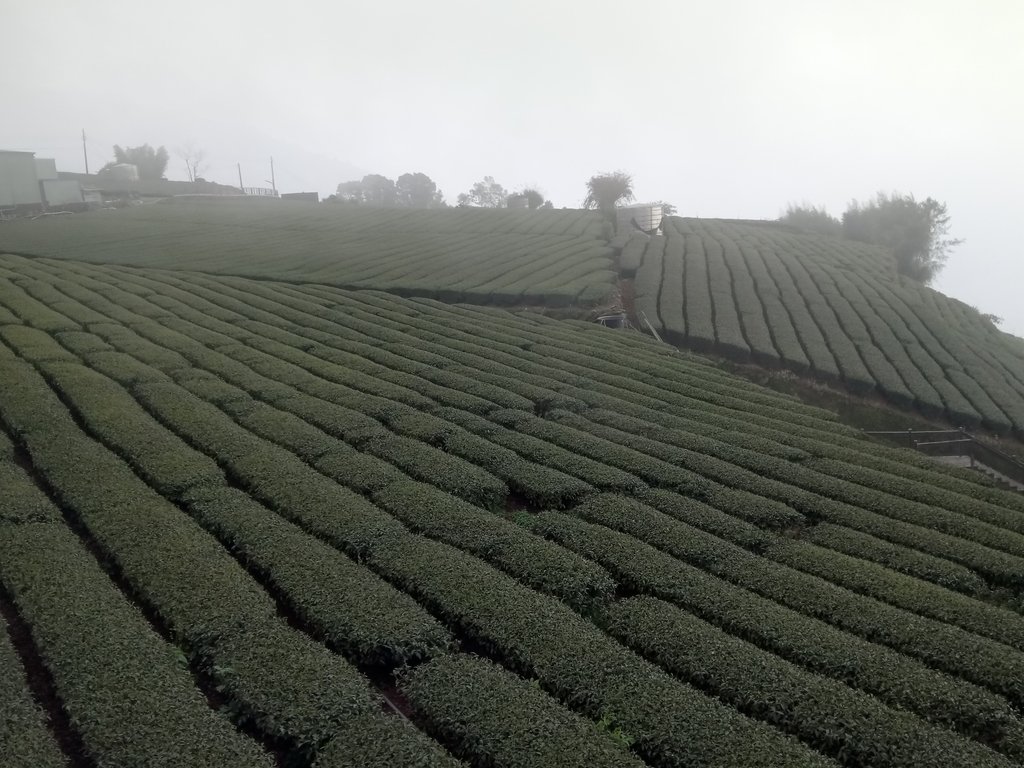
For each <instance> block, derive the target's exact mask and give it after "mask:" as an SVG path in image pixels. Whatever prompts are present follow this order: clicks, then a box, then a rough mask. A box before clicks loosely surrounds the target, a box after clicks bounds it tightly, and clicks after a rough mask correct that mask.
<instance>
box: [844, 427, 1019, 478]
mask: <svg viewBox="0 0 1024 768" xmlns="http://www.w3.org/2000/svg"><path fill="white" fill-rule="evenodd" d="M864 434H866V435H874V436H877V437H883V438H886V439H889V440H892V441H893V442H897V443H899V444H901V445H905V446H906V447H908V448H913V449H915V450H917V451H920V452H921V453H926V454H928V455H929V456H963V457H966V458H968V459H970V461H971V466H974V464H975V462H977V463H978V464H983V465H984V466H986V467H989V468H990V469H993V470H995V471H996V472H998V473H999V474H1001V475H1005V476H1006V477H1008V478H1009V479H1011V480H1013V481H1015V482H1017V483H1021V484H1024V463H1021V462H1020V461H1019V460H1018V459H1016V458H1014V457H1013V456H1010V455H1009V454H1008V453H1004V452H1003V451H1000V450H999V449H997V448H993V447H992V446H990V445H987V444H985V443H983V442H981V441H980V440H978V439H977V438H976V437H974V435H972V434H970V433H969V432H967V430H965V429H963V428H962V427H961V428H960V429H904V430H881V431H869V430H864ZM921 438H925V439H921Z"/></svg>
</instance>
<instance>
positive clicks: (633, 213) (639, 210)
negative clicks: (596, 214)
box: [615, 203, 662, 235]
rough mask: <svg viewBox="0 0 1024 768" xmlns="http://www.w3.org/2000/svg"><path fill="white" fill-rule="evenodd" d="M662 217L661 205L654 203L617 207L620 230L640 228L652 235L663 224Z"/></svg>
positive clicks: (616, 213)
mask: <svg viewBox="0 0 1024 768" xmlns="http://www.w3.org/2000/svg"><path fill="white" fill-rule="evenodd" d="M661 218H662V212H661V205H657V204H653V203H643V204H641V205H625V206H622V207H621V208H616V209H615V225H616V230H617V231H618V232H627V233H628V232H635V231H637V230H639V231H641V232H646V233H647V234H648V235H650V234H653V233H654V232H656V231H657V230H658V227H660V226H661Z"/></svg>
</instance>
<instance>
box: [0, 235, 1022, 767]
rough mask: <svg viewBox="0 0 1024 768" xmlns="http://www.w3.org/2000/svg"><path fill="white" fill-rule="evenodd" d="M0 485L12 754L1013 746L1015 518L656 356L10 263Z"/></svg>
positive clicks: (461, 324) (49, 762)
mask: <svg viewBox="0 0 1024 768" xmlns="http://www.w3.org/2000/svg"><path fill="white" fill-rule="evenodd" d="M99 256H100V255H99V254H98V252H97V253H94V254H92V256H91V258H99ZM641 266H642V265H641ZM0 486H2V488H3V491H4V492H3V493H2V494H0V617H2V619H0V620H2V622H3V625H4V626H3V629H4V631H0V666H2V667H3V669H2V674H0V707H2V710H3V715H4V717H3V718H0V724H2V725H0V754H2V755H3V756H4V761H5V762H4V765H5V768H6V766H17V767H18V768H20V767H21V766H26V767H27V766H32V768H37V767H38V766H57V765H69V764H70V765H73V766H79V765H89V766H92V765H95V766H106V765H116V766H127V765H140V766H141V765H145V766H175V768H180V767H182V766H196V767H197V768H198V767H199V766H203V767H205V766H272V765H275V764H276V765H314V766H321V767H327V766H361V767H365V766H382V767H383V766H456V765H460V764H468V765H474V766H509V767H510V768H518V767H519V766H531V767H536V766H580V767H581V768H582V767H583V766H609V767H611V766H641V765H645V764H646V765H651V766H740V765H742V766H827V765H837V764H838V765H850V766H854V765H857V766H860V765H872V766H924V765H927V766H954V765H956V766H960V765H963V766H1009V765H1014V764H1020V763H1021V762H1022V761H1024V723H1022V720H1021V716H1020V714H1021V707H1022V705H1024V616H1022V612H1024V603H1022V600H1021V594H1022V587H1024V497H1021V496H1019V495H1012V494H1010V493H1008V492H1005V491H1002V490H999V489H997V488H995V487H994V486H992V485H989V484H987V483H986V482H985V481H983V480H982V479H981V478H980V477H978V476H976V475H974V474H971V473H969V472H968V471H966V470H956V469H946V468H943V469H941V470H939V469H937V468H936V467H935V465H933V464H931V463H930V462H929V460H928V459H926V458H925V457H923V456H920V455H917V454H913V453H908V452H904V451H901V450H897V449H892V448H887V447H884V446H880V445H876V444H874V443H870V442H867V441H865V440H864V439H863V438H862V437H861V436H860V435H859V434H858V433H857V432H855V431H854V430H851V429H849V428H846V427H844V426H842V425H841V424H839V423H838V422H837V421H836V420H835V419H834V418H833V417H832V416H831V415H830V414H829V413H827V412H824V411H820V410H817V409H813V408H809V407H806V406H803V405H801V404H799V403H798V402H797V401H795V400H793V399H791V398H788V397H785V396H782V395H779V394H776V393H773V392H771V391H768V390H764V389H761V388H759V387H757V386H755V385H753V384H751V383H749V382H746V381H744V380H742V379H740V378H737V377H733V376H730V375H728V374H726V373H723V372H722V371H720V370H719V369H718V368H716V367H714V366H712V365H710V364H708V363H706V362H704V361H702V360H701V359H700V358H698V357H695V356H691V355H689V354H686V353H674V352H671V351H670V350H668V349H667V348H666V347H664V346H662V345H656V344H655V343H653V342H651V341H647V340H645V339H644V338H643V337H640V336H638V335H636V334H622V333H617V332H613V331H608V330H605V329H602V328H598V327H595V326H591V325H587V324H584V323H580V322H556V321H553V320H549V319H545V318H543V317H541V316H539V315H537V314H533V313H525V312H524V313H510V312H503V311H499V310H495V309H488V308H481V307H472V306H464V305H462V306H460V305H446V304H441V303H438V302H436V301H434V300H431V299H427V298H400V297H396V296H394V295H389V294H385V293H379V292H373V291H347V290H343V289H339V288H337V287H329V286H324V285H314V284H302V285H295V284H286V283H280V282H273V281H269V280H251V279H246V278H242V277H227V276H222V275H212V274H203V273H199V272H190V271H184V270H181V269H179V270H156V269H145V268H134V269H126V268H123V267H119V266H110V265H95V264H87V263H83V262H76V261H60V260H49V259H26V258H22V257H18V256H10V255H8V256H0Z"/></svg>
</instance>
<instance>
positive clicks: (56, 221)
mask: <svg viewBox="0 0 1024 768" xmlns="http://www.w3.org/2000/svg"><path fill="white" fill-rule="evenodd" d="M601 232H602V228H601V221H600V219H599V218H598V216H597V215H596V214H594V213H589V212H584V211H525V210H524V211H515V210H486V209H479V208H457V209H449V210H442V211H429V210H424V211H420V210H398V209H380V208H377V209H374V208H356V207H347V206H344V205H340V204H339V205H331V204H324V205H310V204H308V203H294V202H285V201H280V200H262V201H261V200H253V199H248V200H237V199H231V198H228V199H221V200H216V199H214V200H210V199H203V200H200V201H195V200H191V201H190V200H188V199H187V198H186V199H174V200H166V201H162V202H159V203H155V204H147V205H141V206H137V207H134V208H130V209H125V210H120V211H103V212H98V213H96V214H91V215H84V216H65V217H59V216H58V217H47V218H46V219H45V220H39V221H16V222H8V223H5V224H4V226H3V228H2V229H0V250H6V251H13V252H16V253H28V254H36V255H41V256H56V257H67V258H73V259H79V260H83V261H99V262H103V263H113V264H130V265H134V266H155V267H164V268H172V269H189V270H200V271H203V272H215V273H222V274H232V275H245V276H250V277H266V278H274V279H278V280H285V281H289V282H293V281H294V282H311V283H324V284H329V285H337V286H342V287H350V288H376V289H379V290H387V291H392V292H395V293H399V294H402V295H409V296H429V297H434V298H441V299H444V300H448V301H469V302H473V303H483V304H488V303H496V304H517V303H518V304H522V303H527V304H547V305H549V306H564V305H569V304H573V303H583V304H589V303H593V302H596V301H599V300H601V299H603V298H604V297H605V296H607V295H608V294H609V293H611V291H612V289H613V288H614V280H615V273H614V271H612V270H613V256H614V251H613V250H612V249H610V248H608V246H607V244H606V241H605V240H604V239H602V237H601Z"/></svg>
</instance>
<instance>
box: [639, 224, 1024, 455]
mask: <svg viewBox="0 0 1024 768" xmlns="http://www.w3.org/2000/svg"><path fill="white" fill-rule="evenodd" d="M621 267H622V270H623V272H624V274H627V275H630V276H634V275H635V278H636V283H635V292H636V297H637V298H636V300H637V308H638V309H639V310H641V311H643V312H645V313H646V314H647V316H648V317H649V318H650V320H651V322H653V323H655V324H656V325H657V326H658V328H659V330H660V331H661V332H663V333H664V335H665V336H666V337H667V338H668V339H669V340H671V341H672V342H674V343H678V344H682V345H686V346H689V347H690V348H692V349H696V350H714V351H716V352H719V353H721V354H724V355H727V356H729V357H732V358H734V359H738V360H753V361H754V362H756V363H759V364H761V365H766V366H780V365H781V366H785V367H787V368H789V369H791V370H794V371H796V372H798V373H802V374H809V375H812V376H815V377H817V378H819V379H822V380H824V381H828V382H842V383H843V384H844V385H846V386H847V387H848V388H849V389H850V390H852V391H853V392H858V393H862V394H863V393H873V392H876V391H877V392H881V393H882V394H884V395H885V396H886V397H887V398H888V399H889V400H891V401H892V402H893V403H895V404H896V405H899V406H903V407H905V408H917V409H919V410H921V411H922V412H923V413H925V414H927V415H931V416H940V417H945V418H948V419H950V420H952V421H953V422H954V423H955V424H957V425H958V426H966V427H971V428H973V427H977V426H981V425H983V426H984V427H986V428H987V429H990V430H992V431H995V432H997V433H1007V432H1010V431H1013V432H1015V433H1016V434H1017V435H1018V436H1020V435H1021V434H1024V346H1022V345H1021V343H1020V340H1019V339H1017V338H1016V337H1013V336H1010V335H1008V334H1005V333H1003V332H1001V331H999V330H998V329H997V328H996V327H995V326H994V325H993V324H992V323H991V322H989V321H987V320H985V319H984V318H983V317H982V316H981V315H980V314H979V313H978V311H977V310H975V309H973V308H972V307H968V306H967V305H965V304H963V303H961V302H959V301H956V300H955V299H950V298H948V297H947V296H944V295H943V294H941V293H938V292H937V291H933V290H931V289H930V288H927V287H925V286H923V285H921V284H920V283H917V282H915V281H913V280H909V279H907V278H905V277H902V276H901V275H898V274H897V273H896V269H895V266H894V261H893V259H892V258H891V256H889V255H888V254H886V253H884V252H883V251H881V250H878V249H875V248H871V247H868V246H865V245H861V244H858V243H854V242H852V241H849V240H841V239H838V238H834V237H825V236H821V235H811V234H806V233H802V232H799V231H796V230H794V229H792V228H789V227H782V226H779V225H777V224H772V223H770V222H749V221H747V222H744V221H725V220H716V219H683V218H674V217H673V218H671V219H667V220H666V226H665V235H664V236H662V235H658V236H655V237H653V238H647V237H642V236H636V237H634V238H633V239H632V240H631V241H630V242H629V243H628V244H627V245H626V247H625V248H624V249H623V251H622V258H621Z"/></svg>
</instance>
